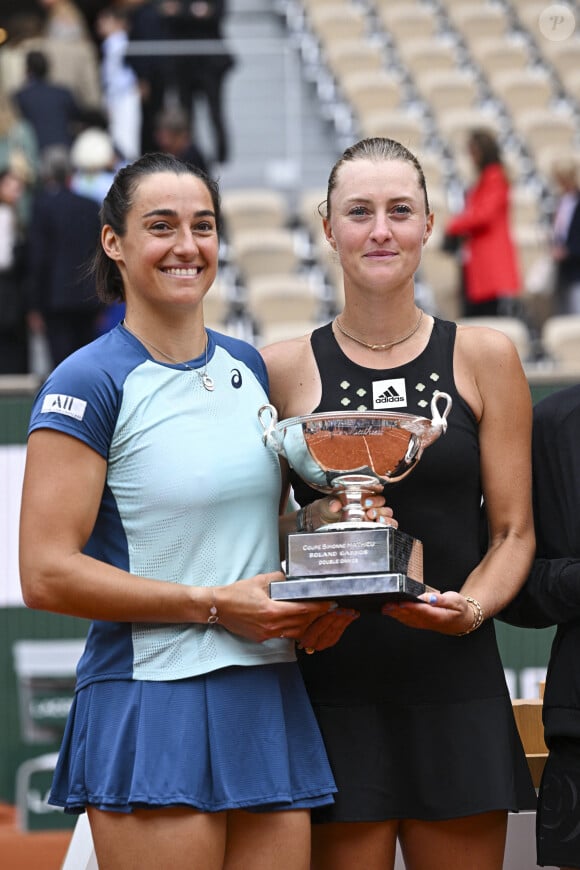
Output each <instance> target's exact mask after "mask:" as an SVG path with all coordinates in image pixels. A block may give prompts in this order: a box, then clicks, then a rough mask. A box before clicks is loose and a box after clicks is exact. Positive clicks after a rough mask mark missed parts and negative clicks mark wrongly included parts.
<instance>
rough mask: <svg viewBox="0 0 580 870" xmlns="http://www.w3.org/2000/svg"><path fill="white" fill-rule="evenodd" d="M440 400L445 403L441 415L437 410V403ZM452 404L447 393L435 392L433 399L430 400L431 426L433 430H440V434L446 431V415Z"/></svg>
mask: <svg viewBox="0 0 580 870" xmlns="http://www.w3.org/2000/svg"><path fill="white" fill-rule="evenodd" d="M441 400H443V401H444V402H445V407H444V408H443V413H442V414H441V413H440V412H439V408H438V402H439V401H441ZM452 404H453V401H452V399H451V396H450V395H449V393H442V392H440V391H439V390H435V392H434V393H433V398H432V399H431V416H432V420H431V425H432V426H433V428H434V429H437V430H441V431H442V432H446V431H447V415H448V414H449V411H450V410H451V405H452Z"/></svg>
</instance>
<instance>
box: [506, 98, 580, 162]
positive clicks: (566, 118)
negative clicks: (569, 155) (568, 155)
mask: <svg viewBox="0 0 580 870" xmlns="http://www.w3.org/2000/svg"><path fill="white" fill-rule="evenodd" d="M514 126H515V129H516V132H517V133H519V134H520V136H522V137H523V139H524V142H525V144H526V147H527V148H528V149H529V150H530V152H531V153H532V156H533V155H535V154H537V153H538V152H539V150H540V149H543V148H546V147H559V148H562V149H565V150H566V151H569V150H571V149H573V147H574V144H575V138H576V134H577V125H576V122H575V120H574V118H573V116H572V115H568V114H564V113H561V112H556V111H551V110H550V109H528V110H527V111H526V112H522V113H520V114H518V115H517V117H516V118H514Z"/></svg>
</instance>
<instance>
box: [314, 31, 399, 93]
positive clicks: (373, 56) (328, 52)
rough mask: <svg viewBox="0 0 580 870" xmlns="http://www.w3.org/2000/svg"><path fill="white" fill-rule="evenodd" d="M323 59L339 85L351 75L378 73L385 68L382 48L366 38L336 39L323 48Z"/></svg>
mask: <svg viewBox="0 0 580 870" xmlns="http://www.w3.org/2000/svg"><path fill="white" fill-rule="evenodd" d="M324 59H325V61H326V64H327V66H328V68H329V70H330V71H331V73H332V74H333V75H334V78H335V79H336V81H337V82H338V84H339V85H340V83H341V82H342V80H343V78H344V77H345V76H347V75H350V74H352V73H363V72H366V73H375V72H376V73H378V72H380V71H381V70H383V69H384V68H385V55H384V52H383V48H382V46H381V45H379V44H377V43H375V42H372V41H371V40H370V39H368V38H362V39H351V38H348V37H347V38H346V39H336V40H334V41H333V42H331V43H330V44H329V45H327V46H326V47H325V49H324Z"/></svg>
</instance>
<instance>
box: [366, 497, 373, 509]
mask: <svg viewBox="0 0 580 870" xmlns="http://www.w3.org/2000/svg"><path fill="white" fill-rule="evenodd" d="M372 506H373V500H372V498H365V507H366V508H369V507H372Z"/></svg>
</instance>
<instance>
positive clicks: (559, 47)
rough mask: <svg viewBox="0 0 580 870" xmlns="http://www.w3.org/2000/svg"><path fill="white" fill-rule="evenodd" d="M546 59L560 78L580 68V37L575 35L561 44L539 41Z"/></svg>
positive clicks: (546, 40) (553, 41) (547, 40)
mask: <svg viewBox="0 0 580 870" xmlns="http://www.w3.org/2000/svg"><path fill="white" fill-rule="evenodd" d="M538 47H539V48H540V49H541V52H542V55H543V57H544V59H545V60H546V61H547V62H548V63H549V64H551V66H552V67H553V68H554V69H555V70H556V72H557V73H558V75H559V76H565V75H566V73H567V72H568V71H569V70H574V69H578V67H579V66H580V36H578V35H574V36H571V37H570V38H569V39H565V40H563V41H561V42H558V41H556V40H549V39H543V40H542V42H541V44H540V43H539V41H538Z"/></svg>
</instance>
